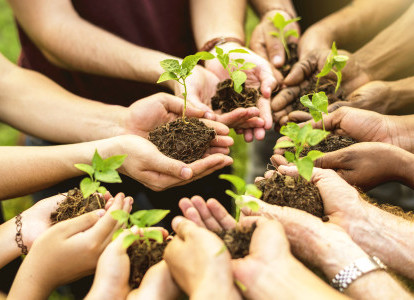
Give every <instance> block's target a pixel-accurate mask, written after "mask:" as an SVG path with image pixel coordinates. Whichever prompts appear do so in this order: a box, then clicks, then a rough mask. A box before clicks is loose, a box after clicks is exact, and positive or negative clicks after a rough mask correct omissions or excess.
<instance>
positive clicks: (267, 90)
mask: <svg viewBox="0 0 414 300" xmlns="http://www.w3.org/2000/svg"><path fill="white" fill-rule="evenodd" d="M259 80H260V91H261V92H262V95H263V97H265V98H270V96H271V94H272V91H273V90H274V89H276V87H277V86H278V82H280V83H281V82H282V78H280V79H279V81H278V80H276V78H275V75H274V73H273V71H272V69H271V66H270V65H262V66H261V68H260V71H259Z"/></svg>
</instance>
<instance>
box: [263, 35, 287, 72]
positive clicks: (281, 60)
mask: <svg viewBox="0 0 414 300" xmlns="http://www.w3.org/2000/svg"><path fill="white" fill-rule="evenodd" d="M271 31H272V30H270V31H269V32H271ZM266 49H267V55H268V57H269V61H270V62H271V63H272V64H273V65H274V66H275V67H276V68H280V67H282V66H283V65H284V64H285V59H286V58H285V48H284V47H283V44H282V42H281V41H280V40H279V39H278V38H277V37H274V36H272V35H271V34H269V33H267V34H266Z"/></svg>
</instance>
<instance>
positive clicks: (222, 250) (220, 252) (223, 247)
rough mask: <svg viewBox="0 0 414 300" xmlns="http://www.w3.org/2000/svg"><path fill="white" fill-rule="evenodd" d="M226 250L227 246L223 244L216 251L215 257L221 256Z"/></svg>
mask: <svg viewBox="0 0 414 300" xmlns="http://www.w3.org/2000/svg"><path fill="white" fill-rule="evenodd" d="M226 250H227V246H226V244H223V246H221V248H220V250H219V251H217V253H216V255H215V256H219V255H220V254H223V253H224V252H226Z"/></svg>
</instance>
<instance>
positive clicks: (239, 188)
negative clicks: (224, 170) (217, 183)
mask: <svg viewBox="0 0 414 300" xmlns="http://www.w3.org/2000/svg"><path fill="white" fill-rule="evenodd" d="M219 178H220V179H224V180H227V181H229V182H230V183H231V184H233V185H234V187H235V188H236V192H237V194H236V193H235V192H233V191H232V190H226V194H227V195H229V196H230V197H232V198H233V199H234V202H235V204H236V217H235V219H236V221H237V222H238V221H239V219H240V211H241V209H242V208H243V207H248V208H250V209H251V210H252V211H258V210H259V204H257V202H255V201H246V200H244V199H243V196H244V195H248V196H253V197H255V198H260V197H261V196H262V191H261V190H259V189H258V188H257V186H255V185H254V184H247V185H246V182H245V181H244V180H243V179H241V178H240V177H238V176H235V175H230V174H221V175H220V176H219Z"/></svg>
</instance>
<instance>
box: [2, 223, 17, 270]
mask: <svg viewBox="0 0 414 300" xmlns="http://www.w3.org/2000/svg"><path fill="white" fill-rule="evenodd" d="M15 220H16V219H15V218H12V219H10V220H9V221H7V222H5V223H4V224H2V225H1V226H0V241H1V247H0V249H1V251H0V252H1V255H0V257H1V259H0V268H1V267H3V266H5V265H7V264H8V263H9V262H11V261H13V260H14V259H16V258H17V257H19V256H20V255H21V254H22V252H21V250H20V248H18V247H17V243H16V240H15V239H16V233H17V231H16V224H15Z"/></svg>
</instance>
